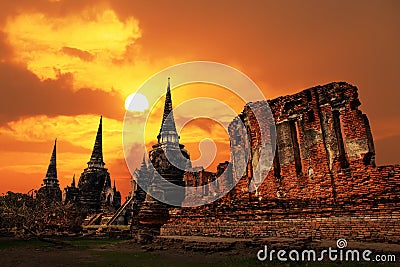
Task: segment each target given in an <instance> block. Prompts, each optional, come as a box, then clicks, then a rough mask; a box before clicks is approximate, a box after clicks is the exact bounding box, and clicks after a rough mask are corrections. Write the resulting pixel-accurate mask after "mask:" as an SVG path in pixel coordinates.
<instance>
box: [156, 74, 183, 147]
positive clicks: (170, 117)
mask: <svg viewBox="0 0 400 267" xmlns="http://www.w3.org/2000/svg"><path fill="white" fill-rule="evenodd" d="M164 133H166V134H169V135H171V134H172V135H175V136H177V135H178V134H177V133H176V126H175V120H174V114H173V112H172V97H171V84H170V78H169V77H168V86H167V93H166V95H165V103H164V113H163V117H162V123H161V129H160V133H159V135H158V136H157V139H158V142H159V143H160V141H161V142H164V141H163V140H160V139H162V136H163V134H164ZM175 139H176V138H174V141H176V140H175Z"/></svg>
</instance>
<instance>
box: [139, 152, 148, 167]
mask: <svg viewBox="0 0 400 267" xmlns="http://www.w3.org/2000/svg"><path fill="white" fill-rule="evenodd" d="M140 168H141V169H142V168H146V169H147V164H146V153H144V154H143V160H142V166H141V167H140Z"/></svg>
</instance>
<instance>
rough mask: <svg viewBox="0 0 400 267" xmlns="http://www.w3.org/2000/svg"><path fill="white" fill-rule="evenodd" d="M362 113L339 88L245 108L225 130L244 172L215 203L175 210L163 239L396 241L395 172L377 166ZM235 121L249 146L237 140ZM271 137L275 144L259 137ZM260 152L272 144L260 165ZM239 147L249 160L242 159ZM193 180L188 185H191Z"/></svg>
mask: <svg viewBox="0 0 400 267" xmlns="http://www.w3.org/2000/svg"><path fill="white" fill-rule="evenodd" d="M266 104H269V106H270V108H271V111H272V113H273V118H274V120H275V125H276V127H275V129H272V128H271V127H270V126H269V125H270V121H269V120H270V118H271V116H269V114H268V112H267V111H266V110H265V106H266ZM360 104H361V103H360V101H359V99H358V92H357V88H356V87H355V86H353V85H350V84H348V83H345V82H335V83H330V84H327V85H323V86H316V87H313V88H310V89H306V90H303V91H301V92H299V93H297V94H293V95H288V96H282V97H278V98H276V99H273V100H269V101H267V102H265V101H260V102H254V103H248V104H247V105H246V106H245V107H244V110H243V112H242V113H241V114H240V115H239V116H238V117H237V118H235V119H234V120H233V121H232V123H231V124H230V125H229V133H230V137H231V148H232V149H231V156H232V164H233V169H235V164H245V168H246V172H245V173H244V174H243V175H241V177H238V179H240V180H239V181H238V183H237V185H236V186H235V187H234V189H233V190H232V191H231V192H229V194H227V195H226V196H224V197H223V198H221V199H219V200H218V201H216V202H214V203H211V204H208V205H205V206H202V207H197V208H183V209H180V210H175V211H174V212H173V216H171V219H170V221H169V223H168V224H166V225H164V226H163V227H162V229H161V233H162V234H164V235H210V236H231V237H232V236H237V237H239V236H282V237H296V236H311V237H313V238H337V237H338V236H340V237H342V238H348V239H363V238H364V239H369V240H381V241H382V240H384V241H393V242H394V241H396V242H398V241H400V239H399V236H400V235H399V232H398V230H393V229H394V227H395V225H396V224H398V223H399V216H400V211H399V210H398V206H399V203H400V198H399V197H400V190H399V186H400V179H399V178H400V165H394V166H384V167H376V166H375V150H374V142H373V139H372V133H371V128H370V126H369V122H368V119H367V116H366V115H365V114H363V113H362V112H361V111H360V110H359V106H360ZM255 118H257V119H258V121H257V120H256V119H255ZM240 122H242V123H243V124H244V125H245V127H246V131H247V134H248V139H249V140H247V139H245V138H242V136H243V134H244V133H243V131H244V130H243V129H242V128H243V127H239V125H240ZM263 131H264V132H263ZM274 131H276V137H277V138H276V144H273V140H272V139H269V138H267V139H265V140H264V139H262V138H260V136H261V135H262V134H265V135H266V136H271V135H272V134H274ZM262 142H265V144H263V143H262ZM267 143H268V144H267ZM266 145H270V146H271V145H272V146H274V145H276V153H273V152H274V151H271V153H266V154H265V155H264V156H263V158H261V156H260V148H261V147H262V146H266ZM245 147H248V148H250V149H249V151H250V152H249V155H247V154H246V155H245V154H244V153H242V151H243V148H245ZM244 159H245V160H244ZM246 159H249V161H248V162H247V161H246ZM246 162H247V163H246ZM268 162H272V166H270V165H271V164H269V163H268ZM271 167H272V168H271ZM196 175H198V174H193V173H192V174H187V175H186V176H187V178H188V179H189V180H190V179H191V180H193V181H194V178H193V177H195V176H196ZM203 175H204V174H203ZM234 178H235V177H234ZM196 179H197V178H196ZM252 179H258V181H255V183H256V184H257V182H258V184H257V185H258V186H259V187H258V188H257V190H256V191H255V192H251V191H252V190H249V186H250V184H251V183H250V182H251V180H252ZM250 189H251V188H250ZM369 218H370V219H369ZM392 227H393V229H392ZM374 229H375V230H374ZM354 231H357V232H356V233H355V232H354ZM374 231H375V232H374ZM360 232H361V233H360Z"/></svg>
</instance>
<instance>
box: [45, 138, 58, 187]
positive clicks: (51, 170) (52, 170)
mask: <svg viewBox="0 0 400 267" xmlns="http://www.w3.org/2000/svg"><path fill="white" fill-rule="evenodd" d="M56 154H57V138H56V140H54V147H53V153H52V154H51V158H50V163H49V167H48V168H47V173H46V178H56V179H57V156H56Z"/></svg>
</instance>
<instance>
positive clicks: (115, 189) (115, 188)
mask: <svg viewBox="0 0 400 267" xmlns="http://www.w3.org/2000/svg"><path fill="white" fill-rule="evenodd" d="M114 191H117V187H116V186H115V180H114Z"/></svg>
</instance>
